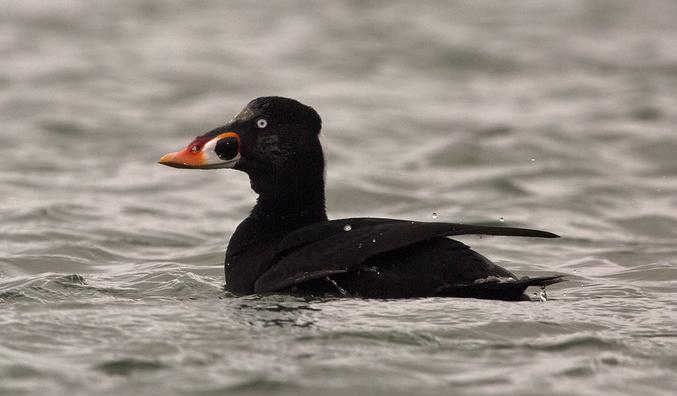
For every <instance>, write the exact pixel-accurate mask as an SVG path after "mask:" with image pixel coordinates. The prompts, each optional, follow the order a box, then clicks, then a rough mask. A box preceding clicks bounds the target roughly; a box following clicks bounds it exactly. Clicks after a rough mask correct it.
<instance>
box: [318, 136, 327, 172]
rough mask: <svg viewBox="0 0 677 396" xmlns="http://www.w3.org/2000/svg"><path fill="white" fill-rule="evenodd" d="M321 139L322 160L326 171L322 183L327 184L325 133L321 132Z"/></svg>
mask: <svg viewBox="0 0 677 396" xmlns="http://www.w3.org/2000/svg"><path fill="white" fill-rule="evenodd" d="M318 136H319V139H320V147H322V160H323V161H324V170H323V175H322V181H323V182H324V183H327V140H326V138H325V137H324V133H322V131H320V133H319V134H318Z"/></svg>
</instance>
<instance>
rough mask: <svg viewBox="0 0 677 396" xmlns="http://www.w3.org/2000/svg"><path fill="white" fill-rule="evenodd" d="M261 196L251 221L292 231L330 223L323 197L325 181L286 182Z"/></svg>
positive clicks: (306, 179)
mask: <svg viewBox="0 0 677 396" xmlns="http://www.w3.org/2000/svg"><path fill="white" fill-rule="evenodd" d="M257 192H259V197H258V199H257V201H256V206H254V209H252V212H251V214H250V215H249V219H252V220H255V221H257V222H262V223H272V224H270V225H275V226H274V228H277V227H279V226H281V227H283V228H285V231H286V232H289V231H292V230H294V229H296V228H300V227H303V226H306V225H309V224H313V223H317V222H320V221H325V220H327V212H326V209H325V196H324V180H323V177H322V176H321V175H320V176H319V180H318V178H312V177H308V176H307V175H304V177H297V178H292V179H286V180H284V181H283V182H281V183H279V184H277V185H276V186H274V187H272V188H267V189H265V190H263V191H257Z"/></svg>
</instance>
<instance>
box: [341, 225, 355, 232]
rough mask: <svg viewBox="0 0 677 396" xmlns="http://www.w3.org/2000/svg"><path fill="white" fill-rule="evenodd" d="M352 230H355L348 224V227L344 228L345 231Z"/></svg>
mask: <svg viewBox="0 0 677 396" xmlns="http://www.w3.org/2000/svg"><path fill="white" fill-rule="evenodd" d="M352 229H353V227H351V226H350V224H346V225H344V226H343V231H350V230H352Z"/></svg>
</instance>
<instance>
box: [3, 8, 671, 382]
mask: <svg viewBox="0 0 677 396" xmlns="http://www.w3.org/2000/svg"><path fill="white" fill-rule="evenodd" d="M2 10H3V12H2V13H0V22H1V24H0V26H2V28H0V32H1V34H0V52H1V55H0V59H2V60H1V61H0V65H2V67H0V88H1V90H2V95H0V120H1V121H2V128H0V136H1V137H2V144H1V145H0V157H1V158H2V166H0V218H1V219H2V222H1V223H0V311H1V314H0V328H2V339H1V340H0V379H1V380H0V394H4V393H7V394H22V393H24V394H53V395H60V394H64V395H65V394H68V395H71V394H73V393H77V394H99V393H100V394H163V395H167V394H222V393H239V394H245V393H249V394H267V393H276V394H290V395H303V394H317V393H318V392H322V393H323V394H327V395H330V394H340V395H345V394H374V395H379V394H384V395H385V394H387V395H397V394H403V395H408V394H412V393H416V394H419V395H428V394H429V395H439V394H441V393H448V391H449V389H450V387H453V390H454V392H455V393H458V394H481V395H484V394H533V393H534V390H535V389H538V390H539V392H540V393H549V394H550V393H552V394H571V393H579V394H599V393H604V394H607V393H613V394H633V395H634V394H666V395H667V394H672V389H674V388H675V387H677V382H676V381H675V378H677V376H675V372H676V371H677V360H675V357H674V356H673V353H672V351H673V350H675V347H676V346H677V342H676V340H677V337H675V332H674V330H673V329H674V328H675V327H677V323H675V322H676V321H675V317H676V316H675V302H674V298H673V293H674V290H675V287H676V286H677V271H676V270H675V263H676V262H677V248H675V244H674V241H675V237H676V236H677V199H676V198H675V197H677V162H676V160H675V155H674V153H675V152H677V135H675V133H674V125H676V124H677V96H676V95H675V92H677V73H676V71H677V47H675V40H674V37H675V33H676V32H675V29H676V26H677V24H675V23H674V22H675V21H674V15H677V9H676V6H675V4H674V3H673V2H670V1H659V0H656V1H650V2H648V3H646V2H644V3H641V4H640V3H632V2H628V1H560V2H557V3H543V2H539V1H530V0H518V1H511V2H500V3H499V2H491V3H489V2H483V1H480V2H454V3H453V4H449V3H447V2H443V1H432V2H426V3H414V2H405V1H388V2H385V1H383V2H381V1H377V2H371V3H369V4H363V3H362V2H310V1H308V2H305V1H279V2H266V3H265V5H264V4H262V3H261V4H258V3H252V2H244V1H235V2H228V3H223V2H218V1H207V2H200V3H199V4H194V3H188V2H180V1H173V0H172V1H155V0H143V1H131V0H123V1H118V2H115V3H110V4H107V3H100V2H97V3H93V2H87V1H79V0H77V1H73V0H69V1H61V0H55V1H50V2H41V3H39V4H38V3H27V2H11V1H4V2H2ZM269 94H277V95H285V96H291V97H294V98H297V99H299V100H301V101H303V102H306V103H308V104H310V105H312V106H314V107H315V108H316V109H317V110H318V111H319V112H320V114H321V115H322V117H323V125H324V128H323V134H324V136H325V138H326V146H327V147H328V166H329V169H328V176H327V181H328V186H327V194H328V207H329V214H330V216H331V217H335V218H336V217H343V216H366V215H370V216H383V217H402V218H410V219H416V220H431V221H453V222H464V223H470V222H477V223H483V224H495V225H509V226H528V227H532V228H541V229H545V230H549V231H552V232H555V233H557V234H560V235H563V236H564V238H562V239H561V240H557V241H551V240H547V241H536V240H520V239H511V238H499V237H495V238H487V237H485V238H472V237H469V238H466V239H467V240H466V239H464V242H467V243H468V244H470V245H472V246H473V247H475V248H476V249H477V250H478V251H480V252H482V253H483V254H485V255H487V256H488V257H490V258H492V259H494V260H496V261H497V262H498V263H500V264H502V265H504V266H506V267H507V268H510V269H511V270H513V271H515V272H516V273H517V274H519V275H529V276H537V275H543V274H550V273H563V274H567V276H568V279H569V282H566V283H562V284H558V285H554V286H551V287H549V288H548V290H547V296H546V295H545V293H544V292H543V291H540V290H530V293H532V294H533V293H535V295H534V297H535V300H536V301H534V302H524V303H505V302H491V301H476V300H457V299H415V300H407V301H376V300H354V299H304V298H298V297H290V296H265V297H260V296H256V297H241V298H237V297H234V296H230V295H228V294H226V293H225V292H224V291H223V268H222V262H223V255H224V251H225V246H226V242H227V240H228V238H229V237H230V234H231V233H232V231H233V230H234V228H235V227H236V226H237V224H238V223H239V222H240V221H241V219H242V218H244V217H245V216H246V215H247V212H248V210H249V209H250V207H251V205H252V203H253V200H254V198H255V196H254V194H253V193H252V192H251V191H250V189H249V182H248V180H247V178H246V177H245V176H244V175H242V174H239V173H237V172H234V171H230V172H229V171H211V172H191V171H178V170H171V169H166V168H163V167H160V166H158V165H157V164H156V163H155V162H156V160H157V159H158V158H159V156H160V155H161V154H162V153H164V152H167V151H169V150H170V149H174V148H176V147H179V146H181V145H183V144H185V143H186V141H187V140H189V139H190V138H191V137H193V136H195V135H198V134H201V133H203V132H204V131H206V130H208V129H211V128H213V127H214V126H216V125H220V124H222V123H223V121H225V120H226V119H227V118H229V117H231V116H232V115H233V114H235V113H236V112H237V111H239V110H240V109H241V108H242V106H243V105H244V104H245V103H247V102H248V101H249V100H250V99H252V98H254V97H257V96H262V95H269ZM540 301H542V302H540Z"/></svg>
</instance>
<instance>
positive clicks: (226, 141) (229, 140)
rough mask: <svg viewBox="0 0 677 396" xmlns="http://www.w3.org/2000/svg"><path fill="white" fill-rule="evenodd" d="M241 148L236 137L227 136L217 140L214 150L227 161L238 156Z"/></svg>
mask: <svg viewBox="0 0 677 396" xmlns="http://www.w3.org/2000/svg"><path fill="white" fill-rule="evenodd" d="M239 148H240V147H239V144H238V141H237V139H236V138H234V137H226V138H223V139H221V140H219V141H218V142H216V146H215V147H214V152H216V155H218V156H219V158H221V159H222V160H226V161H227V160H232V159H233V158H235V157H237V154H238V152H239Z"/></svg>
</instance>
